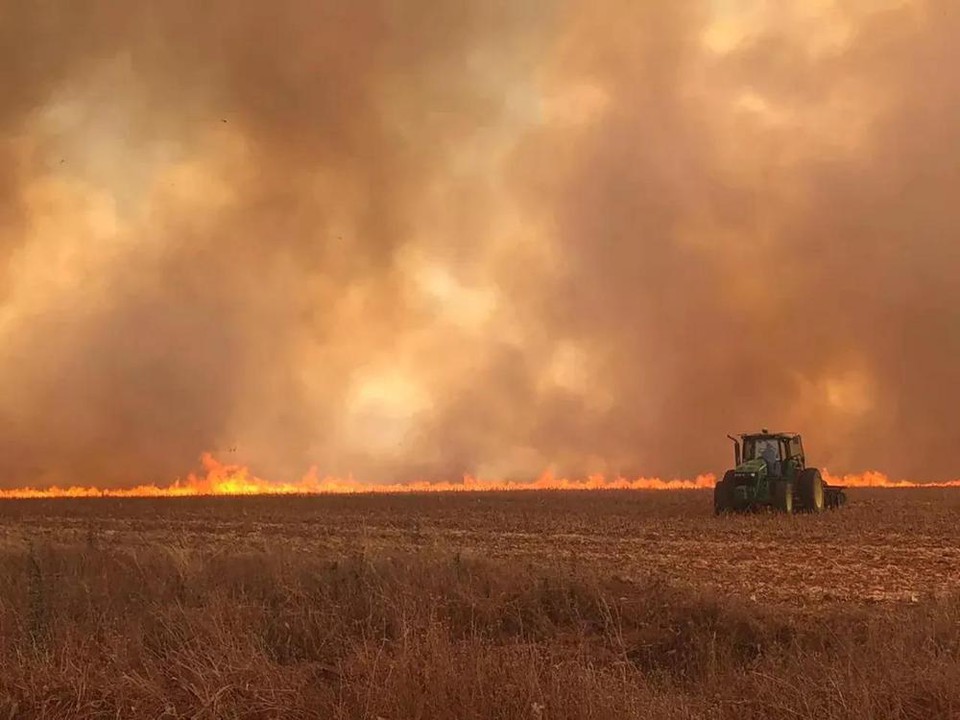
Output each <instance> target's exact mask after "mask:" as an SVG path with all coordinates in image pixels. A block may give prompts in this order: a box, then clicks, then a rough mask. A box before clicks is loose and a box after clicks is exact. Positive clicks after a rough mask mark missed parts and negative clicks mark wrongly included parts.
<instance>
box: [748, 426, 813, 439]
mask: <svg viewBox="0 0 960 720" xmlns="http://www.w3.org/2000/svg"><path fill="white" fill-rule="evenodd" d="M799 434H800V433H791V432H770V431H769V430H767V429H766V428H764V429H763V430H761V431H760V432H758V433H741V434H740V437H742V438H766V437H770V438H787V439H790V438H795V437H797V436H798V435H799Z"/></svg>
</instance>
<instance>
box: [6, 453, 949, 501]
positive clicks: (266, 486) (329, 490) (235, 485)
mask: <svg viewBox="0 0 960 720" xmlns="http://www.w3.org/2000/svg"><path fill="white" fill-rule="evenodd" d="M201 462H202V464H203V469H204V472H203V473H202V474H199V475H198V474H196V473H191V474H189V475H188V476H187V477H186V479H183V480H177V481H175V482H174V483H172V484H170V485H166V486H159V485H138V486H136V487H130V488H119V489H115V488H105V489H104V488H96V487H80V486H77V487H51V488H47V489H40V488H17V489H13V490H0V499H22V498H85V497H118V498H133V497H145V498H150V497H198V496H213V495H354V494H372V493H423V492H498V491H499V492H502V491H523V490H708V489H711V488H712V487H713V486H714V485H715V484H716V476H714V475H712V474H705V475H698V476H697V477H696V478H693V479H689V480H661V479H659V478H642V477H641V478H636V479H628V478H622V477H617V478H607V477H605V476H604V475H590V476H589V477H586V478H582V479H567V478H558V477H556V476H555V475H554V474H553V473H550V472H546V473H543V474H542V475H541V476H540V477H539V478H537V479H536V480H531V481H526V482H520V481H518V482H510V481H504V480H486V479H480V478H475V477H471V476H469V475H467V476H464V478H463V479H462V480H461V481H460V482H425V481H417V482H409V483H393V484H386V485H382V484H381V485H376V484H369V483H363V482H360V481H358V480H354V479H353V478H350V477H348V478H336V477H321V476H320V475H319V474H318V472H317V470H316V468H314V469H311V471H310V472H309V473H307V474H306V475H305V476H304V477H303V478H301V479H300V480H299V481H297V482H272V481H269V480H264V479H262V478H259V477H257V476H256V475H254V474H253V473H251V472H250V470H249V469H248V468H247V467H245V466H243V465H232V464H228V463H221V462H220V461H218V460H217V459H216V458H214V457H213V455H211V454H209V453H205V454H204V455H203V457H202V458H201ZM824 479H825V480H826V481H827V482H828V483H830V484H831V485H845V486H847V487H861V488H862V487H873V488H915V487H960V480H952V481H948V482H942V483H915V482H910V481H907V480H891V479H890V478H889V477H887V476H886V475H884V474H883V473H880V472H865V473H862V474H860V475H844V476H833V475H830V474H829V473H828V472H826V471H824Z"/></svg>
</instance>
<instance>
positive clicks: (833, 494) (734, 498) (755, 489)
mask: <svg viewBox="0 0 960 720" xmlns="http://www.w3.org/2000/svg"><path fill="white" fill-rule="evenodd" d="M728 437H729V438H730V439H731V440H733V446H734V458H735V460H736V467H734V469H733V470H728V471H727V473H726V474H725V475H724V476H723V480H721V481H720V482H718V483H717V486H716V487H715V488H714V491H713V510H714V513H715V514H717V515H720V514H722V513H727V512H745V511H748V510H758V509H761V508H773V509H774V510H777V511H778V512H782V513H787V514H791V513H794V512H814V513H818V512H822V511H823V510H824V509H826V508H838V507H840V506H841V505H843V504H844V503H845V502H846V501H847V496H846V493H844V490H845V488H843V487H840V486H838V485H829V484H828V483H827V482H826V481H825V480H824V479H823V476H821V474H820V471H819V470H817V469H816V468H809V467H807V460H806V456H805V455H804V452H803V441H802V440H801V439H800V436H799V435H797V434H795V433H772V432H770V431H769V430H767V429H763V430H762V431H761V432H759V433H753V434H744V435H740V437H739V439H738V438H735V437H733V436H729V435H728ZM741 442H742V443H743V446H742V448H741Z"/></svg>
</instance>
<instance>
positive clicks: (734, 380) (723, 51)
mask: <svg viewBox="0 0 960 720" xmlns="http://www.w3.org/2000/svg"><path fill="white" fill-rule="evenodd" d="M958 31H960V8H958V7H956V3H954V2H950V1H948V0H907V1H904V2H897V1H895V0H890V1H889V2H878V1H876V0H869V1H867V0H863V1H862V2H859V1H857V0H836V1H829V0H817V1H816V2H812V1H811V0H782V1H780V2H761V1H760V0H709V1H708V0H670V2H666V1H663V2H637V1H636V0H596V1H592V2H561V1H560V0H499V1H494V2H490V1H489V0H484V1H481V0H476V1H473V0H460V1H458V2H449V3H437V2H435V1H434V0H408V1H407V2H403V3H398V2H395V1H394V0H371V1H369V2H355V3H341V2H323V1H321V2H317V1H316V0H310V1H309V2H308V1H307V0H277V2H274V3H270V4H263V3H254V2H242V1H237V0H229V1H228V0H211V1H210V2H207V3H204V4H202V5H198V4H196V3H193V2H187V0H170V1H168V2H159V1H158V2H147V1H140V2H136V1H132V2H131V1H129V0H128V1H126V2H121V1H120V0H101V1H99V2H94V1H93V0H90V1H88V2H77V3H72V4H69V5H63V6H62V7H60V6H56V7H54V6H49V5H46V4H41V3H36V2H32V1H30V0H0V67H3V68H5V70H4V78H5V88H4V93H3V94H2V95H0V130H2V135H0V259H2V263H3V265H2V268H3V273H2V274H0V290H2V294H0V302H2V306H0V335H2V343H0V348H2V350H0V379H2V382H3V392H2V393H0V443H2V445H0V483H3V484H5V485H17V484H25V483H31V484H38V483H47V482H84V483H94V482H101V483H110V484H124V483H130V482H135V481H136V482H140V481H164V480H168V479H169V478H171V477H174V476H176V475H180V474H183V473H184V472H185V471H187V470H189V469H191V468H192V467H194V466H195V464H196V460H197V458H198V457H199V455H200V453H201V452H202V451H204V450H213V451H214V452H221V453H225V452H226V451H227V450H228V449H230V448H235V449H236V450H235V452H233V453H232V454H231V455H230V458H231V459H233V460H237V461H240V462H246V463H250V464H251V465H252V466H253V467H254V468H255V469H256V470H257V471H258V474H260V475H263V476H272V477H277V478H288V477H292V476H297V475H299V474H300V473H301V472H303V471H304V470H305V469H306V468H308V467H309V466H311V465H317V466H319V468H320V470H321V472H323V473H331V474H345V473H348V472H353V473H354V475H356V476H357V477H361V478H369V479H371V480H380V481H391V480H402V479H406V478H414V477H417V478H439V477H451V476H452V477H457V476H459V475H460V474H462V473H464V472H469V473H472V474H478V475H481V476H505V477H524V476H529V475H536V474H538V473H539V472H540V471H542V470H544V469H548V468H553V469H556V470H557V471H558V472H563V473H570V474H577V473H584V472H622V473H625V474H629V475H636V474H640V473H643V474H646V475H654V474H658V475H664V476H668V477H675V476H689V475H693V474H696V473H699V472H708V471H713V472H719V471H721V470H722V469H723V466H724V465H725V464H726V463H727V462H728V456H729V454H730V453H729V448H728V442H727V441H726V440H725V438H724V436H725V435H726V433H727V432H733V431H744V430H751V429H757V428H759V427H760V426H761V425H763V426H770V427H775V428H784V429H792V430H797V431H802V432H803V433H804V434H805V437H806V444H807V447H808V450H809V451H810V455H811V460H813V461H814V462H817V463H818V464H821V465H826V466H827V467H829V469H830V470H831V471H833V472H846V471H860V470H865V469H878V470H882V471H885V472H888V473H889V474H891V475H894V476H907V477H913V478H915V479H921V480H923V479H942V478H946V477H954V476H956V475H957V474H958V473H957V463H956V460H955V459H954V457H953V454H952V451H953V448H955V447H956V446H957V441H958V440H960V430H958V424H957V422H956V421H955V415H956V410H955V406H956V405H957V401H958V400H960V397H958V395H960V393H958V390H957V388H958V381H960V364H958V363H957V361H956V357H957V352H956V351H957V350H960V309H958V308H960V305H958V304H957V299H958V298H957V295H958V283H957V279H956V278H957V274H958V273H957V271H958V269H960V243H958V235H957V231H958V229H960V227H958V226H960V215H958V213H957V210H956V209H955V207H954V206H955V204H956V200H955V198H956V197H957V190H958V189H960V187H958V180H960V178H958V172H960V171H958V168H960V104H958V103H957V101H956V98H957V97H960V76H958V72H957V71H956V70H955V68H957V67H960V63H958V60H960V57H958V55H960V51H958V50H957V49H956V42H955V37H956V36H957V34H958Z"/></svg>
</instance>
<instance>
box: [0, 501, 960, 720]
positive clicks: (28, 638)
mask: <svg viewBox="0 0 960 720" xmlns="http://www.w3.org/2000/svg"><path fill="white" fill-rule="evenodd" d="M850 495H851V497H850V505H849V507H847V508H845V509H844V510H842V511H840V512H832V513H826V514H824V515H822V516H815V517H814V516H797V517H792V518H784V517H777V516H773V515H756V516H750V517H734V518H719V519H718V518H714V517H713V516H712V514H711V498H710V494H709V493H708V492H703V491H689V492H666V493H657V492H619V491H618V492H589V493H557V492H539V493H512V494H511V493H500V494H490V493H485V494H470V495H467V494H461V495H452V494H448V495H422V496H411V495H408V496H354V497H272V498H270V497H259V498H251V497H246V498H209V499H196V498H194V499H179V500H174V499H166V500H143V499H139V500H134V499H87V500H29V501H9V502H0V720H6V719H8V718H9V719H10V720H14V719H16V720H72V719H73V718H95V719H97V720H100V719H103V720H106V719H107V718H110V719H111V720H115V719H116V718H130V719H131V720H132V719H137V720H140V719H142V718H150V719H156V720H179V719H185V718H190V719H191V720H219V719H220V718H232V719H237V720H279V719H281V718H283V719H284V720H286V719H288V718H293V719H302V720H314V719H316V720H320V719H321V718H324V719H326V718H334V719H337V720H352V719H354V718H362V719H363V720H406V719H407V718H410V719H414V718H416V719H423V720H430V719H433V718H457V719H463V720H490V719H491V718H498V719H501V720H561V719H569V720H587V719H592V720H608V719H609V718H635V719H636V720H640V719H641V718H642V719H644V720H649V719H652V720H660V719H664V720H769V719H770V718H784V719H786V718H790V719H791V720H796V719H797V718H803V719H804V720H854V719H856V720H860V719H864V720H866V719H867V718H871V719H875V718H884V719H887V718H897V719H900V720H931V719H935V718H957V717H960V691H958V688H960V571H958V568H960V555H958V546H960V528H958V523H957V520H958V519H960V492H957V491H951V490H932V489H928V490H858V491H854V492H851V494H850Z"/></svg>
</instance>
